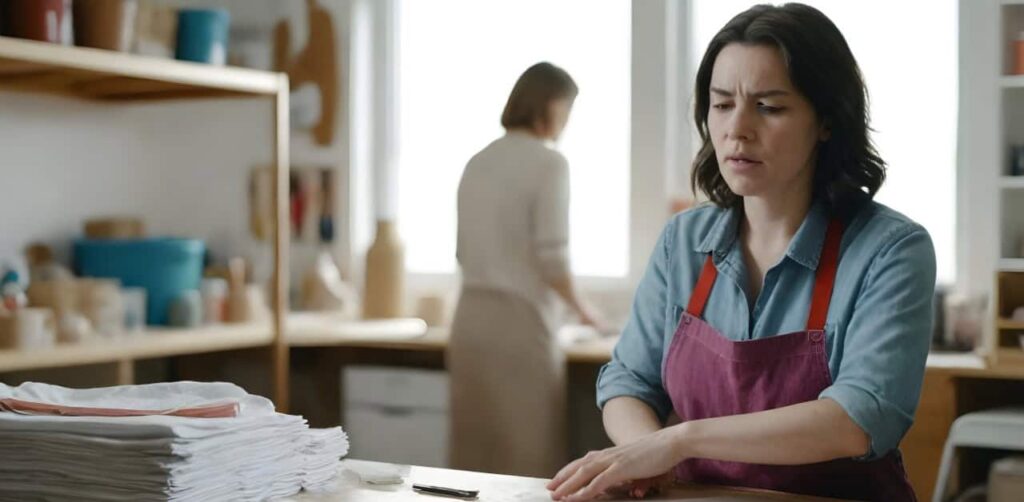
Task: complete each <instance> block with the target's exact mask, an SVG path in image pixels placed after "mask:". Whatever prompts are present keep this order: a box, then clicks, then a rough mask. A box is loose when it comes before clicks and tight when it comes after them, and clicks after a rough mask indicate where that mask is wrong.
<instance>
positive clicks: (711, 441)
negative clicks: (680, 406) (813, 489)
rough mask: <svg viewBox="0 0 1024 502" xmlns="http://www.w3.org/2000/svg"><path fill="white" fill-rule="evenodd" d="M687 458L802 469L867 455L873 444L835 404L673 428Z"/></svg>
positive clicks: (821, 402) (828, 402)
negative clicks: (802, 467)
mask: <svg viewBox="0 0 1024 502" xmlns="http://www.w3.org/2000/svg"><path fill="white" fill-rule="evenodd" d="M673 429H674V434H673V435H672V437H673V438H674V440H673V443H674V445H675V446H674V447H675V448H679V451H680V452H681V453H682V454H683V456H684V457H686V458H705V459H714V460H723V461H732V462H745V463H753V464H773V465H799V464H811V463H816V462H824V461H828V460H833V459H837V458H850V457H859V456H862V455H865V454H866V453H867V452H868V450H869V448H870V438H869V437H868V435H867V434H866V433H865V432H864V431H863V430H862V429H861V428H860V427H859V426H857V424H856V423H854V422H853V420H852V419H850V417H849V415H847V414H846V411H845V410H843V408H842V407H840V406H839V404H838V403H836V402H835V401H833V400H831V399H819V400H817V401H810V402H806V403H800V404H795V405H792V406H786V407H784V408H777V409H774V410H768V411H762V412H757V413H749V414H745V415H734V416H729V417H718V418H710V419H704V420H694V421H690V422H684V423H682V424H679V425H677V426H673Z"/></svg>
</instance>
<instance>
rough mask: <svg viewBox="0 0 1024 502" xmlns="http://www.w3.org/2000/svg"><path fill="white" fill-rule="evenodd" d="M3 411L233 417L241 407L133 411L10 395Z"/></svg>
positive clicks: (228, 403) (215, 405)
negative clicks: (42, 401)
mask: <svg viewBox="0 0 1024 502" xmlns="http://www.w3.org/2000/svg"><path fill="white" fill-rule="evenodd" d="M0 411H7V412H13V413H21V414H23V415H56V416H67V417H144V416H151V415H168V416H174V417H190V418H231V417H236V416H238V412H239V406H238V402H236V401H222V402H216V403H209V404H204V405H200V406H192V407H188V408H172V409H167V410H137V409H135V410H133V409H124V408H88V407H82V406H63V405H59V404H49V403H35V402H32V401H22V400H20V399H13V398H6V399H0Z"/></svg>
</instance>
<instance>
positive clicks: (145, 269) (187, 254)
mask: <svg viewBox="0 0 1024 502" xmlns="http://www.w3.org/2000/svg"><path fill="white" fill-rule="evenodd" d="M205 252H206V245H205V244H204V243H203V241H201V240H196V239H175V238H149V239H103V240H98V239H96V240H94V239H78V240H76V241H75V243H74V268H75V271H76V272H77V273H78V275H81V276H83V277H100V278H105V279H119V280H120V281H121V285H122V286H123V287H126V288H131V287H140V288H145V289H146V321H147V324H151V325H166V324H167V313H168V309H169V308H170V306H171V303H172V302H174V300H175V299H177V298H178V297H179V296H181V295H182V294H183V293H184V292H185V291H188V290H194V289H199V283H200V281H201V280H202V277H203V256H204V254H205Z"/></svg>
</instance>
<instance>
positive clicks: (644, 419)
mask: <svg viewBox="0 0 1024 502" xmlns="http://www.w3.org/2000/svg"><path fill="white" fill-rule="evenodd" d="M601 418H602V419H603V420H604V429H605V431H606V432H607V433H608V437H609V438H611V440H612V443H615V444H616V445H623V444H627V443H632V442H633V441H636V440H637V439H640V438H641V437H644V436H646V435H648V434H650V433H652V432H656V431H658V430H659V429H661V422H660V421H659V420H658V416H657V415H656V414H655V413H654V410H652V409H651V407H650V406H648V405H647V403H644V402H643V401H641V400H639V399H637V398H635V397H628V396H620V397H616V398H612V399H611V400H609V401H608V402H607V403H605V405H604V409H603V410H602V412H601Z"/></svg>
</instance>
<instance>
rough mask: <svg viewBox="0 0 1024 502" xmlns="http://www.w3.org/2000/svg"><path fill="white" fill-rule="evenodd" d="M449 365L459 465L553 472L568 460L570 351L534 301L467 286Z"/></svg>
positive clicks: (453, 446) (453, 460) (455, 463)
mask: <svg viewBox="0 0 1024 502" xmlns="http://www.w3.org/2000/svg"><path fill="white" fill-rule="evenodd" d="M447 365H448V371H449V374H450V376H451V442H450V449H449V451H450V457H449V463H450V464H451V467H453V468H455V469H463V470H471V471H482V472H492V473H499V474H513V475H519V476H533V477H542V478H550V477H552V476H554V475H555V473H557V472H558V470H559V469H561V468H562V467H563V466H564V465H565V463H566V461H567V453H568V452H567V449H568V447H567V443H566V441H567V439H566V436H567V434H566V432H567V430H566V418H567V417H566V414H567V405H566V386H567V383H566V368H565V357H564V356H563V355H562V352H561V350H560V349H559V347H558V343H557V340H556V339H555V337H554V334H553V333H551V331H550V330H549V329H548V328H547V326H546V325H545V324H544V322H543V321H542V319H541V316H540V315H539V313H538V311H537V309H536V308H535V307H534V306H533V305H531V304H530V303H529V302H527V301H526V300H524V299H522V298H520V297H519V296H516V295H513V294H510V293H503V292H500V291H493V290H485V289H465V290H463V292H462V296H461V297H460V298H459V304H458V307H457V308H456V311H455V318H454V319H453V321H452V328H451V339H450V341H449V344H448V353H447Z"/></svg>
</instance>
